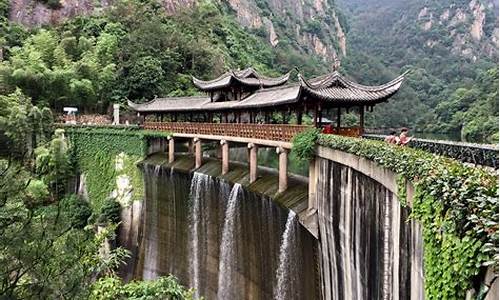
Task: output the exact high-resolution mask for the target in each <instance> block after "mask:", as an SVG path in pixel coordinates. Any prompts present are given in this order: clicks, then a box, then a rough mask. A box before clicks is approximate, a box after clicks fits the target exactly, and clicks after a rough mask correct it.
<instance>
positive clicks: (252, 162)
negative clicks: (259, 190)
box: [248, 143, 258, 183]
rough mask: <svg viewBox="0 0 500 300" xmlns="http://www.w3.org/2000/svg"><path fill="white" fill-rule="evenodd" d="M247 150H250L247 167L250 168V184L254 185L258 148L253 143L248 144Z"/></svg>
mask: <svg viewBox="0 0 500 300" xmlns="http://www.w3.org/2000/svg"><path fill="white" fill-rule="evenodd" d="M248 149H250V153H249V158H248V165H249V168H250V183H254V182H255V181H256V180H257V151H258V146H257V145H255V144H254V143H249V144H248Z"/></svg>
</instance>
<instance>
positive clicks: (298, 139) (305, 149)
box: [292, 129, 320, 161]
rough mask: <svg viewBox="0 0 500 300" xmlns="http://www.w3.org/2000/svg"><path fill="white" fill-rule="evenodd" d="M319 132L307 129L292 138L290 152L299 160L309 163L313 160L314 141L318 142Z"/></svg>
mask: <svg viewBox="0 0 500 300" xmlns="http://www.w3.org/2000/svg"><path fill="white" fill-rule="evenodd" d="M319 133H320V130H319V129H308V130H306V131H304V132H301V133H299V134H297V135H295V136H294V137H293V140H292V144H293V146H292V151H293V152H294V153H295V156H296V157H297V158H299V159H300V160H306V161H309V160H311V159H313V158H314V155H315V153H314V151H315V148H316V141H317V140H318V137H319Z"/></svg>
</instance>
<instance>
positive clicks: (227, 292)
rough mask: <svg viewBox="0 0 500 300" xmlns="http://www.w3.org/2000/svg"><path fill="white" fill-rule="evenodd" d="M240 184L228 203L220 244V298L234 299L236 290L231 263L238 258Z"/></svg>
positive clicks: (218, 296)
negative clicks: (236, 232) (236, 239)
mask: <svg viewBox="0 0 500 300" xmlns="http://www.w3.org/2000/svg"><path fill="white" fill-rule="evenodd" d="M241 189H242V188H241V185H240V184H238V183H237V184H235V185H234V186H233V189H232V190H231V193H230V194H229V199H228V203H227V208H226V213H225V217H224V227H223V230H222V242H221V244H220V256H219V280H218V288H217V290H218V292H217V298H218V299H232V298H233V297H231V292H232V291H233V290H234V287H233V286H232V280H233V274H232V272H231V263H232V262H233V263H234V260H235V259H236V255H235V238H236V237H235V236H234V235H235V227H236V226H235V225H236V224H235V221H236V208H237V204H238V195H239V193H240V190H241Z"/></svg>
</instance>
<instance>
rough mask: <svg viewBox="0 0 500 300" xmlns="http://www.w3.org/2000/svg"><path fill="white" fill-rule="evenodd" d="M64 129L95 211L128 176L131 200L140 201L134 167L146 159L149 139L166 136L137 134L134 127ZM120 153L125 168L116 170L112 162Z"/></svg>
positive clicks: (139, 177) (140, 183)
mask: <svg viewBox="0 0 500 300" xmlns="http://www.w3.org/2000/svg"><path fill="white" fill-rule="evenodd" d="M65 128H66V132H67V134H68V137H69V140H70V145H71V153H72V156H73V160H74V161H75V163H76V166H75V168H76V169H78V170H79V171H80V172H82V173H84V174H85V175H86V180H87V181H86V183H87V190H88V195H89V200H90V203H91V206H92V207H93V209H94V211H100V208H101V207H102V205H103V204H104V201H105V200H106V199H107V198H108V197H110V195H111V194H112V192H113V190H115V189H116V179H117V176H119V175H125V176H127V177H128V178H129V179H130V182H131V183H132V185H133V186H132V191H131V193H132V196H131V200H140V199H142V197H143V189H144V187H143V180H142V174H141V173H140V171H139V169H138V168H137V167H136V166H135V164H136V163H137V162H139V161H140V160H141V159H143V158H144V157H145V155H146V147H147V145H148V140H149V139H151V138H155V137H166V136H168V134H167V133H162V132H150V131H145V130H138V128H137V127H132V128H126V127H125V128H121V129H111V128H93V127H78V126H77V127H70V126H68V127H65ZM121 153H123V154H125V156H124V166H123V168H122V169H121V170H117V166H116V162H115V160H116V158H117V157H118V155H120V154H121ZM117 200H119V199H117ZM128 204H129V203H124V205H128Z"/></svg>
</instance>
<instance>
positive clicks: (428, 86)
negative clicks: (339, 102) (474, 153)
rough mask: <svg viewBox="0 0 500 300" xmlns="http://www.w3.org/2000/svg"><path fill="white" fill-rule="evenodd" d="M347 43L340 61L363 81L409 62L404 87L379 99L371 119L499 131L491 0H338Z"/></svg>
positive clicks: (480, 136) (424, 127) (485, 137)
mask: <svg viewBox="0 0 500 300" xmlns="http://www.w3.org/2000/svg"><path fill="white" fill-rule="evenodd" d="M340 6H341V9H342V10H343V11H344V13H345V14H346V15H347V16H348V20H349V22H348V24H349V25H350V27H349V28H348V33H347V36H348V44H349V49H350V51H349V52H348V54H347V59H346V60H345V61H344V67H345V68H346V69H347V70H348V71H349V73H351V74H352V75H353V76H355V77H356V78H358V79H359V80H360V81H362V82H368V83H373V82H377V81H379V80H380V79H381V78H385V79H389V78H392V77H394V76H395V75H396V74H398V73H400V72H401V70H406V69H410V70H411V71H412V73H410V75H409V76H408V80H407V82H406V85H405V88H404V89H402V91H401V93H399V94H398V95H396V97H394V98H393V99H392V101H390V103H388V104H384V105H379V106H378V107H376V109H375V114H373V115H372V117H373V119H372V120H371V123H370V124H371V125H373V126H382V127H397V126H411V127H414V128H415V129H416V130H419V131H431V132H440V133H445V132H455V133H461V135H462V136H463V137H464V138H466V139H467V140H469V141H483V142H484V141H490V142H494V141H496V140H497V138H498V64H497V60H498V45H497V43H498V2H496V1H476V0H472V1H419V0H397V1H396V0H384V1H347V0H343V1H341V5H340Z"/></svg>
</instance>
